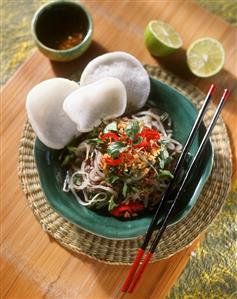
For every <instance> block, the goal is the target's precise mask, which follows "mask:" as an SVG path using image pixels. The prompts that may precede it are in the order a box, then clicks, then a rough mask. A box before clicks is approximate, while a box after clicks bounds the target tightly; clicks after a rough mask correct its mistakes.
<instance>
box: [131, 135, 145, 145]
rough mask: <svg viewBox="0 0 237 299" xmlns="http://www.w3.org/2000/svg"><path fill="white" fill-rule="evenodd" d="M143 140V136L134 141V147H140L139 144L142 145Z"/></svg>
mask: <svg viewBox="0 0 237 299" xmlns="http://www.w3.org/2000/svg"><path fill="white" fill-rule="evenodd" d="M142 140H143V138H142V137H141V136H138V137H137V138H136V139H135V140H134V141H133V144H134V145H138V144H139V143H141V142H142Z"/></svg>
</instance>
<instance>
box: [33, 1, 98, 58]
mask: <svg viewBox="0 0 237 299" xmlns="http://www.w3.org/2000/svg"><path fill="white" fill-rule="evenodd" d="M31 32H32V35H33V39H34V41H35V43H36V45H37V47H38V48H39V50H40V51H41V52H42V53H43V54H44V55H46V56H47V57H48V58H49V59H51V60H55V61H70V60H73V59H75V58H77V57H79V56H81V55H82V54H83V53H84V52H85V51H86V50H87V48H88V47H89V46H90V44H91V41H92V34H93V20H92V17H91V15H90V13H89V12H88V11H87V10H86V9H85V8H84V7H83V6H82V5H81V4H79V3H76V2H72V1H68V0H57V1H53V2H49V3H46V4H45V5H43V6H42V7H40V8H39V10H38V11H37V12H36V13H35V14H34V16H33V19H32V23H31ZM79 37H80V38H81V40H79ZM73 40H74V42H73ZM66 43H67V44H68V43H71V47H70V48H68V49H67V47H66Z"/></svg>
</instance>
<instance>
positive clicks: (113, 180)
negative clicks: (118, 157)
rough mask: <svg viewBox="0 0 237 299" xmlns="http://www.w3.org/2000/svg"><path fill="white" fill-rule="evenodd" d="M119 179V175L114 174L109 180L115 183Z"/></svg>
mask: <svg viewBox="0 0 237 299" xmlns="http://www.w3.org/2000/svg"><path fill="white" fill-rule="evenodd" d="M117 180H119V176H117V175H114V174H112V175H111V176H110V177H109V178H108V180H107V181H108V182H109V183H110V184H113V183H115V182H116V181H117Z"/></svg>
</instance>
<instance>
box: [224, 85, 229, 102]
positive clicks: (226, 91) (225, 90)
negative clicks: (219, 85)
mask: <svg viewBox="0 0 237 299" xmlns="http://www.w3.org/2000/svg"><path fill="white" fill-rule="evenodd" d="M229 95H230V91H229V90H228V89H227V88H225V89H224V92H223V96H222V97H223V98H224V100H225V101H226V100H227V99H228V97H229Z"/></svg>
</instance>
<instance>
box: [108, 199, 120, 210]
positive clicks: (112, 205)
mask: <svg viewBox="0 0 237 299" xmlns="http://www.w3.org/2000/svg"><path fill="white" fill-rule="evenodd" d="M117 206H118V204H117V203H116V202H115V201H114V196H113V195H112V196H111V198H110V200H109V206H108V210H109V211H112V210H113V209H114V208H116V207H117Z"/></svg>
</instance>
